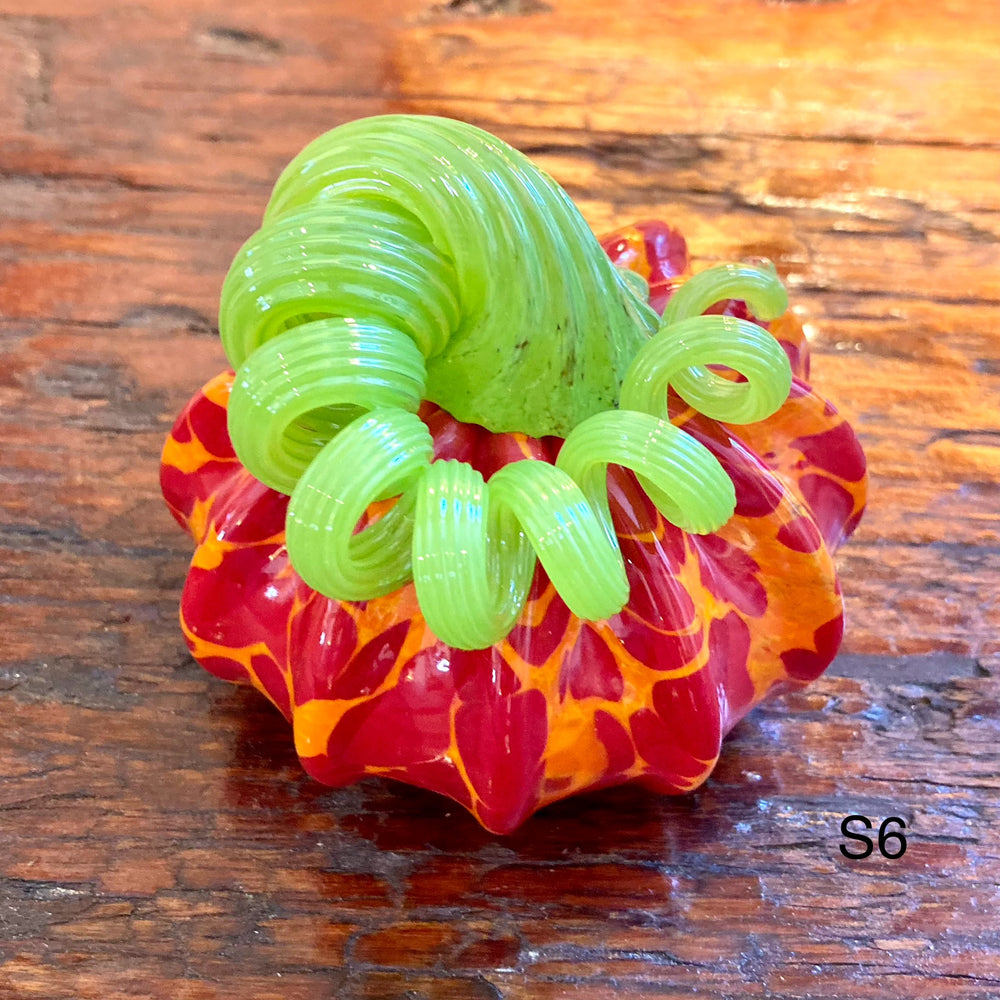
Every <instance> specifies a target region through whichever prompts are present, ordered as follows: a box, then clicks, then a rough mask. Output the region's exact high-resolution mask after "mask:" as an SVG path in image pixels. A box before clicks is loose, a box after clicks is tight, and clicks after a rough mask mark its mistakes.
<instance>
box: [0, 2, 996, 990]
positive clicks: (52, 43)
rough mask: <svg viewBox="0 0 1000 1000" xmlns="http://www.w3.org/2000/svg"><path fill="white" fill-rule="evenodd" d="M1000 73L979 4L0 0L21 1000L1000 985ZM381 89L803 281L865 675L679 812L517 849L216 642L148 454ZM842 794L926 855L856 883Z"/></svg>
mask: <svg viewBox="0 0 1000 1000" xmlns="http://www.w3.org/2000/svg"><path fill="white" fill-rule="evenodd" d="M998 60H1000V18H998V16H997V14H996V12H995V10H994V9H993V6H992V5H991V4H988V3H977V2H973V0H952V2H950V3H937V2H931V0H918V2H917V3H915V4H901V3H896V2H892V0H841V2H836V0H832V2H825V3H824V2H817V3H807V2H791V0H790V2H785V3H781V2H768V0H709V2H694V0H675V2H673V3H658V2H656V0H645V2H643V3H638V2H634V0H614V2H611V0H548V2H542V0H452V2H451V3H442V4H437V5H435V4H432V3H431V2H429V0H404V2H400V3H392V2H390V0H370V2H369V3H366V4H352V3H347V2H346V0H326V2H319V0H288V2H286V3H285V4H283V5H282V4H277V3H274V2H271V0H269V2H266V3H265V2H263V0H249V2H246V3H240V4H226V3H222V2H220V0H172V2H170V3H162V4H152V3H150V4H139V3H130V2H120V3H113V2H111V0H75V2H73V3H69V2H61V0H0V337H2V343H3V362H2V366H0V406H2V410H0V421H2V458H0V495H2V498H3V505H2V506H3V512H2V515H0V517H2V521H0V553H2V555H0V615H2V635H3V645H2V650H0V692H2V693H0V704H2V713H3V714H2V720H3V721H2V723H0V866H2V867H0V875H2V880H0V996H2V997H4V998H7V997H12V998H28V997H40V998H45V1000H71V998H72V1000H78V998H81V1000H82V998H101V1000H115V998H119V997H141V998H148V997H155V998H170V1000H215V998H220V1000H221V998H246V997H250V998H253V1000H272V998H273V1000H299V998H302V1000H306V998H308V1000H323V998H334V997H337V998H340V997H370V998H378V1000H390V998H391V1000H403V998H408V1000H473V998H482V1000H487V998H491V1000H496V998H501V997H502V998H508V1000H521V998H538V1000H548V998H556V997H573V998H575V1000H597V998H609V997H615V996H626V997H670V998H680V997H691V996H697V997H707V998H722V997H743V996H760V997H774V998H800V997H823V998H831V1000H832V998H850V1000H855V998H857V1000H860V998H868V997H871V998H876V997H877V998H880V1000H882V998H896V997H898V998H915V997H963V998H972V997H977V998H986V997H996V996H998V995H1000V886H998V882H1000V836H998V833H997V828H998V823H1000V776H998V772H1000V753H998V739H1000V680H998V673H1000V601H998V594H1000V520H998V511H1000V500H998V497H1000V486H998V483H1000V244H998V235H1000V156H998V150H1000V102H998V100H997V94H998V93H1000V61H998ZM388 110H402V111H420V112H435V113H442V114H447V115H452V116H455V117H459V118H465V119H467V120H470V121H472V122H475V123H476V124H479V125H482V126H484V127H486V128H488V129H490V130H491V131H494V132H496V133H498V134H499V135H501V136H502V137H503V138H505V139H507V140H508V141H510V142H512V143H513V144H515V145H517V146H519V147H520V148H522V149H524V150H525V151H527V152H528V153H530V154H531V155H533V156H534V157H535V158H536V159H537V160H538V161H539V162H540V163H541V164H542V165H543V166H544V167H545V168H546V169H548V170H549V171H550V172H551V173H552V174H554V175H555V177H556V178H557V179H559V180H560V181H561V182H562V183H563V184H564V185H565V186H566V187H567V188H568V189H569V191H570V193H571V194H572V195H573V196H574V197H575V198H576V199H577V200H578V202H579V204H580V205H581V207H582V209H583V211H584V213H585V214H586V216H587V217H588V220H589V221H591V223H592V224H593V226H594V227H595V229H597V230H604V229H607V228H609V227H611V226H612V225H613V224H615V223H616V222H627V221H631V220H632V219H635V218H639V217H645V216H650V215H658V216H662V217H665V218H667V219H669V220H672V221H673V222H675V223H676V224H677V225H678V226H680V227H681V228H682V229H683V231H684V232H685V233H686V235H687V236H688V239H689V243H690V245H691V246H692V248H693V250H694V253H695V256H696V259H697V263H698V265H699V266H701V265H704V264H706V263H708V262H711V261H714V260H724V259H732V258H739V257H742V256H746V255H748V254H762V253H763V254H766V255H768V256H770V257H771V258H773V259H774V260H775V261H776V263H777V266H778V268H779V271H780V272H781V274H782V275H783V276H784V277H785V279H786V280H787V283H788V286H789V288H790V291H791V294H792V298H793V301H794V303H795V305H796V307H797V309H798V310H799V311H800V313H801V315H802V316H803V317H804V319H805V320H806V322H807V325H808V329H809V331H810V335H811V337H812V344H813V349H814V381H815V383H816V384H817V386H818V387H819V389H820V390H821V391H822V392H823V393H824V394H826V395H828V396H829V397H830V398H832V399H834V400H836V401H837V403H838V404H839V405H840V407H841V408H842V409H843V410H844V411H845V412H846V413H847V414H848V415H849V416H850V417H851V419H852V421H853V422H854V423H855V426H856V427H857V428H858V430H859V432H860V434H861V435H862V438H863V441H864V443H865V446H866V448H867V452H868V456H869V461H870V466H871V469H872V495H871V505H870V508H869V511H868V514H867V517H866V519H865V521H864V523H863V526H862V528H861V530H860V531H859V532H858V534H857V536H856V537H855V539H854V540H853V541H852V542H851V543H850V544H849V545H848V547H847V548H846V549H845V550H844V551H843V553H842V557H841V559H840V565H841V568H842V572H843V587H844V591H845V594H846V601H847V609H848V615H849V626H848V633H847V638H846V642H845V644H844V647H843V653H842V655H841V657H840V658H839V659H838V661H837V662H836V663H835V664H834V666H833V668H832V669H831V670H830V672H829V674H828V675H827V676H825V677H824V678H823V679H821V680H820V681H819V682H818V683H816V684H815V685H813V686H812V687H811V688H809V689H808V690H807V691H805V692H803V693H801V694H798V695H796V696H794V697H788V698H786V699H785V700H783V701H775V702H772V703H769V704H767V705H766V706H765V707H763V708H762V709H759V710H757V711H756V712H754V713H753V714H752V715H751V717H750V718H749V719H747V720H746V721H745V722H744V723H742V724H741V725H740V726H739V727H738V729H737V730H736V732H735V733H734V734H733V736H732V737H731V739H730V740H729V742H728V744H727V746H726V749H725V751H724V754H723V757H722V760H721V763H720V764H719V767H718V769H717V771H716V772H715V774H714V776H713V777H712V778H711V779H710V781H709V782H708V784H707V785H706V786H704V787H703V788H702V789H701V790H700V791H698V792H697V793H695V794H692V795H690V796H689V797H686V798H681V799H670V800H662V799H657V798H655V797H653V796H651V795H649V794H645V793H643V792H641V791H636V790H628V789H619V790H616V791H612V792H608V793H604V794H600V795H594V796H589V797H585V798H582V799H578V800H570V801H569V802H567V803H564V804H561V805H559V806H556V807H553V808H551V809H549V810H546V811H544V812H543V813H542V814H540V815H538V816H537V817H535V818H534V819H532V820H531V821H529V822H528V823H527V824H526V825H525V826H524V827H523V828H522V829H521V830H520V831H519V832H518V833H516V834H515V835H513V836H510V837H496V836H492V835H489V834H487V833H484V832H483V831H482V830H480V829H479V828H478V827H477V826H476V825H475V824H474V823H473V821H472V820H471V819H469V818H468V817H467V816H466V815H465V813H464V811H463V810H461V809H458V808H454V807H451V806H449V804H448V803H447V802H445V801H444V800H440V799H438V798H436V797H434V796H431V795H430V794H425V793H422V792H418V791H414V790H411V789H407V788H405V787H397V786H392V787H389V786H387V785H384V784H381V783H379V782H377V781H370V782H367V783H365V784H362V785H360V786H357V787H352V788H348V789H344V790H339V791H331V790H328V789H325V788H323V787H322V786H320V785H318V784H316V783H314V782H312V781H311V780H309V779H307V778H306V777H305V776H304V775H303V774H302V772H301V770H300V768H299V765H298V762H297V760H296V759H295V757H294V754H293V752H292V747H291V741H290V738H289V734H288V731H287V729H286V726H285V724H284V722H283V720H281V719H280V718H279V717H278V716H277V715H276V713H275V712H274V711H273V710H272V709H271V708H270V707H269V706H268V705H267V704H266V703H264V702H263V700H262V699H261V698H260V697H259V696H258V695H256V694H255V693H253V692H250V691H247V690H244V689H239V688H234V687H230V686H227V685H225V684H223V683H222V682H220V681H217V680H215V679H213V678H211V677H209V676H208V675H207V674H205V673H203V672H202V670H201V669H200V668H199V667H198V666H197V665H196V664H195V663H194V662H193V661H192V660H191V659H190V658H189V657H188V655H187V653H186V650H185V647H184V644H183V641H182V636H181V634H180V631H179V629H178V626H177V622H176V609H177V603H178V597H179V593H180V588H181V585H182V582H183V579H184V575H185V572H186V567H187V561H188V558H189V553H190V548H189V544H188V539H186V538H185V537H184V535H183V534H182V533H181V532H180V531H179V530H178V529H177V527H176V525H174V524H173V522H172V521H171V520H170V518H169V516H168V514H167V512H166V510H165V509H164V507H163V505H162V503H161V500H160V497H159V492H158V485H157V471H158V466H157V459H158V453H159V449H160V446H161V443H162V440H163V437H164V434H165V432H166V430H167V428H168V426H169V424H170V422H171V421H172V419H173V416H174V414H175V413H176V411H177V410H178V409H179V407H180V406H181V405H182V404H183V402H184V401H185V400H186V399H187V398H188V396H189V395H190V394H191V393H192V392H193V391H194V389H195V388H196V387H197V386H198V385H200V384H201V382H202V381H203V380H204V379H206V378H207V377H209V376H210V375H212V374H213V373H215V372H216V371H217V370H219V369H220V368H221V367H222V366H223V354H222V350H221V348H220V346H219V342H218V338H217V336H216V334H215V332H214V329H213V324H214V315H215V309H216V302H217V296H218V290H219V285H220V282H221V279H222V277H223V275H224V273H225V270H226V268H227V266H228V263H229V261H230V259H231V257H232V255H233V253H234V252H235V250H236V248H237V247H238V245H239V244H240V242H241V241H242V240H243V239H244V238H245V237H246V236H247V235H248V234H249V233H250V232H251V231H252V230H253V229H254V228H255V227H256V225H257V220H258V217H259V213H260V211H261V209H262V207H263V204H264V201H265V199H266V196H267V193H268V190H269V187H270V184H271V183H272V182H273V180H274V178H275V176H276V174H277V172H278V170H279V169H280V167H281V165H282V164H283V163H284V162H285V161H286V160H287V159H288V158H290V156H291V155H292V154H293V153H294V152H296V151H297V150H298V149H299V148H300V147H301V146H302V145H303V144H304V142H305V141H306V140H308V139H310V138H311V137H313V136H314V135H316V134H318V133H319V132H321V131H323V130H325V129H327V128H328V127H331V126H333V125H335V124H338V123H340V122H343V121H346V120H348V119H351V118H355V117H358V116H362V115H367V114H372V113H377V112H383V111H388ZM852 813H857V814H862V815H865V816H868V817H871V818H872V819H873V821H874V822H875V823H876V824H878V823H879V822H880V821H881V820H882V819H883V818H885V817H888V816H898V817H900V818H902V819H903V820H905V822H906V824H907V830H906V833H907V835H908V849H907V850H906V853H905V854H904V856H903V857H901V858H898V859H896V860H889V859H886V858H883V857H881V856H880V855H879V853H878V852H877V851H876V852H875V853H874V854H873V855H872V856H871V857H869V858H868V859H866V860H864V861H858V862H849V861H847V860H846V859H845V858H844V857H843V856H842V855H841V853H840V850H839V845H840V844H841V843H842V842H844V838H843V836H842V835H841V830H840V824H841V820H842V819H843V818H844V817H845V816H847V815H848V814H852Z"/></svg>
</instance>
